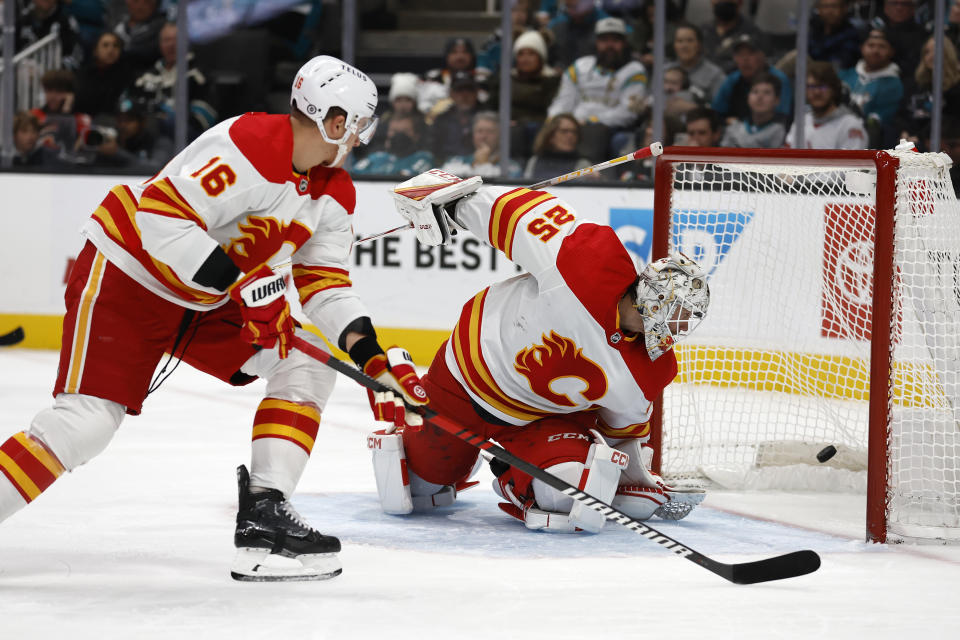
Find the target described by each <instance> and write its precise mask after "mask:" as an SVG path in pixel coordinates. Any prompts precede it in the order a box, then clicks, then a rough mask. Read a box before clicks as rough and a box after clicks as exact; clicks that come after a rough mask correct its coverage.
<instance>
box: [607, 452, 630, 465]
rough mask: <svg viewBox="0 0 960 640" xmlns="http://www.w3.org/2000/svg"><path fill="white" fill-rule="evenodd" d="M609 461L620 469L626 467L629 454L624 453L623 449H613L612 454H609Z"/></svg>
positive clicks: (628, 461)
mask: <svg viewBox="0 0 960 640" xmlns="http://www.w3.org/2000/svg"><path fill="white" fill-rule="evenodd" d="M610 462H612V463H613V464H615V465H617V466H618V467H620V468H621V469H626V468H627V465H629V464H630V456H629V455H627V454H626V453H624V452H623V451H616V450H615V451H614V452H613V455H612V456H610Z"/></svg>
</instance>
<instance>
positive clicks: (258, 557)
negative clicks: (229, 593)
mask: <svg viewBox="0 0 960 640" xmlns="http://www.w3.org/2000/svg"><path fill="white" fill-rule="evenodd" d="M342 572H343V568H342V567H341V565H340V559H339V558H337V554H335V553H316V554H306V555H300V556H296V557H295V558H285V557H283V556H280V555H277V554H271V553H270V551H269V550H267V549H254V548H239V549H237V557H236V559H235V560H234V561H233V567H232V568H231V570H230V577H231V578H233V579H234V580H239V581H241V582H303V581H307V580H329V579H330V578H335V577H336V576H338V575H340V574H341V573H342Z"/></svg>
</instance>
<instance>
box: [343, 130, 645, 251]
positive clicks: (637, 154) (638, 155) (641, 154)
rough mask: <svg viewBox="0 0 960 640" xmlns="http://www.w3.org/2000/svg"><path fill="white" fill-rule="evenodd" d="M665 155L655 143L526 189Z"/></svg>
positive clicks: (390, 231)
mask: <svg viewBox="0 0 960 640" xmlns="http://www.w3.org/2000/svg"><path fill="white" fill-rule="evenodd" d="M661 153H663V145H662V144H660V143H659V142H654V143H653V144H651V145H650V146H649V147H644V148H642V149H637V150H636V151H633V152H631V153H628V154H627V155H625V156H620V157H619V158H613V159H612V160H605V161H604V162H600V163H597V164H595V165H592V166H589V167H584V168H583V169H577V170H576V171H571V172H570V173H565V174H563V175H562V176H557V177H556V178H550V179H549V180H543V181H542V182H537V183H536V184H531V185H529V186H527V187H524V189H531V190H532V189H542V188H543V187H552V186H553V185H555V184H560V183H561V182H567V181H568V180H576V179H577V178H580V177H583V176H586V175H590V174H591V173H596V172H598V171H603V170H604V169H609V168H610V167H615V166H616V165H618V164H623V163H624V162H630V161H631V160H642V159H644V158H649V157H650V156H659V155H660V154H661ZM407 229H413V223H412V222H408V223H407V224H404V225H400V226H399V227H394V228H393V229H387V230H386V231H381V232H380V233H375V234H373V235H370V236H364V237H363V238H359V239H357V240H354V242H353V243H354V244H360V243H363V242H369V241H370V240H376V239H377V238H382V237H384V236H389V235H392V234H394V233H397V232H398V231H406V230H407Z"/></svg>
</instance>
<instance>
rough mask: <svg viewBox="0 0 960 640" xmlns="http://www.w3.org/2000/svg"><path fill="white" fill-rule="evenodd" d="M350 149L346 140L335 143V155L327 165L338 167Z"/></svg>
mask: <svg viewBox="0 0 960 640" xmlns="http://www.w3.org/2000/svg"><path fill="white" fill-rule="evenodd" d="M349 151H350V145H348V144H347V143H346V142H341V143H339V144H337V156H336V157H335V158H334V159H333V162H331V163H330V164H329V165H328V166H330V167H332V168H334V169H338V168H340V165H341V164H343V161H344V159H345V158H346V157H347V153H348V152H349Z"/></svg>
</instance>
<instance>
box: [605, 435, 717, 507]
mask: <svg viewBox="0 0 960 640" xmlns="http://www.w3.org/2000/svg"><path fill="white" fill-rule="evenodd" d="M615 448H616V449H617V450H618V451H622V452H624V453H625V454H627V455H628V456H629V457H630V463H629V465H628V466H627V468H626V469H625V470H624V472H623V476H622V477H621V481H620V486H619V487H618V488H617V495H616V498H614V501H613V506H614V507H616V508H617V509H618V510H619V511H622V512H623V513H625V514H627V515H628V516H630V517H631V518H635V519H637V520H647V519H648V518H650V517H652V516H657V517H659V518H663V519H665V520H680V519H682V518H685V517H686V516H687V515H689V513H690V512H691V511H692V510H693V508H694V507H695V506H697V505H698V504H700V503H701V502H703V499H704V497H705V496H706V493H705V492H704V491H703V489H699V488H684V489H681V488H677V487H671V486H669V485H668V484H667V483H666V482H664V480H663V478H661V477H660V476H659V475H657V474H656V473H654V472H652V471H650V464H651V462H652V460H653V449H652V448H650V447H647V446H644V445H643V443H642V442H640V441H639V440H625V441H623V442H621V443H620V444H618V445H616V447H615Z"/></svg>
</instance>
